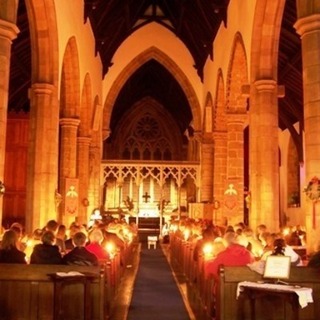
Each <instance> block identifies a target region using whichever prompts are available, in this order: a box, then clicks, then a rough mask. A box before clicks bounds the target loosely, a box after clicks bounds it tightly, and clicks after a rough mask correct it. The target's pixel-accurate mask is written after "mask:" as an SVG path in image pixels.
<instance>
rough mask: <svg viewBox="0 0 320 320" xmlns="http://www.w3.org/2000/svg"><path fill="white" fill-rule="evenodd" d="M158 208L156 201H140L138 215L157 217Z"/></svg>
mask: <svg viewBox="0 0 320 320" xmlns="http://www.w3.org/2000/svg"><path fill="white" fill-rule="evenodd" d="M159 216H160V214H159V208H158V205H157V204H156V203H149V202H148V203H141V204H140V206H139V212H138V217H159Z"/></svg>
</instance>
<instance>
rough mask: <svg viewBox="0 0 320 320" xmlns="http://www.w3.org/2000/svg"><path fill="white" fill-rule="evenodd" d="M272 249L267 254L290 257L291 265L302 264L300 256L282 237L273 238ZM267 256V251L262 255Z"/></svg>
mask: <svg viewBox="0 0 320 320" xmlns="http://www.w3.org/2000/svg"><path fill="white" fill-rule="evenodd" d="M273 246H274V249H273V251H272V252H269V255H273V256H278V255H282V256H287V257H290V258H291V265H292V266H298V267H299V266H302V265H303V262H302V259H301V257H300V256H299V255H298V254H297V253H296V252H295V251H294V250H293V249H292V248H291V247H290V246H289V245H287V244H286V241H285V240H284V239H283V238H278V239H275V240H274V244H273ZM266 256H268V253H266V254H265V255H264V256H263V258H264V257H266Z"/></svg>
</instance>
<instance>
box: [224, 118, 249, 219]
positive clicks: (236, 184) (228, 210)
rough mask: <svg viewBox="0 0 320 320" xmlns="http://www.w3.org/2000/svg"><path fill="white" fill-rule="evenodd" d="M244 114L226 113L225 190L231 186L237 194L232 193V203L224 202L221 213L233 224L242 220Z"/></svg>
mask: <svg viewBox="0 0 320 320" xmlns="http://www.w3.org/2000/svg"><path fill="white" fill-rule="evenodd" d="M246 118H247V115H246V114H242V113H239V114H238V113H228V114H227V181H226V184H225V190H227V189H228V188H233V190H235V192H236V193H237V194H232V196H234V199H233V200H232V201H233V202H234V205H233V204H232V203H231V202H230V203H229V202H228V204H226V203H225V205H224V207H223V214H224V215H226V216H227V219H228V224H229V225H230V224H231V225H234V224H236V223H238V222H242V221H243V220H244V216H243V214H244V213H243V188H244V159H243V157H244V153H243V144H244V140H243V130H244V123H245V120H246Z"/></svg>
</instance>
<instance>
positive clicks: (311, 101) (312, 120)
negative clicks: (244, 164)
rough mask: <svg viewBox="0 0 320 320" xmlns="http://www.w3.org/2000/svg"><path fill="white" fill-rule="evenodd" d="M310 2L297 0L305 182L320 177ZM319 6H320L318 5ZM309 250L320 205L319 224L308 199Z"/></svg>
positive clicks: (318, 230) (315, 21) (318, 60)
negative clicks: (302, 97) (301, 67)
mask: <svg viewBox="0 0 320 320" xmlns="http://www.w3.org/2000/svg"><path fill="white" fill-rule="evenodd" d="M311 2H312V1H310V3H309V2H308V6H307V2H306V1H305V2H302V1H298V6H297V9H298V16H299V19H298V21H297V22H296V24H295V28H296V30H297V32H298V34H299V35H300V36H301V41H302V66H303V72H302V73H303V96H304V102H303V103H304V130H305V159H306V160H305V169H306V171H305V172H306V176H305V179H306V181H305V183H306V184H308V182H309V181H310V180H311V179H312V178H313V177H315V176H316V177H318V178H320V125H319V123H320V13H319V12H317V13H314V12H309V11H310V10H312V11H313V10H315V8H316V5H315V4H314V5H313V6H312V5H311ZM318 10H320V8H319V6H318ZM305 212H306V227H307V234H308V239H307V246H308V251H309V252H313V251H316V250H318V246H319V244H320V205H316V212H315V213H316V219H315V221H316V224H315V225H313V222H312V220H313V208H312V204H311V201H306V211H305Z"/></svg>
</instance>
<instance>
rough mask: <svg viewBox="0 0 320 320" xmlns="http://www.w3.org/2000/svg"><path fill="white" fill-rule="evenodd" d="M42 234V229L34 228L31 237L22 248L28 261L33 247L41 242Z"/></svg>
mask: <svg viewBox="0 0 320 320" xmlns="http://www.w3.org/2000/svg"><path fill="white" fill-rule="evenodd" d="M42 234H43V229H39V228H38V229H35V230H34V231H33V232H32V235H31V237H30V238H29V239H28V240H27V247H26V249H25V250H24V253H25V254H26V259H27V261H28V262H29V261H30V257H31V254H32V252H33V249H34V247H35V246H36V245H37V244H40V243H42V242H41V237H42Z"/></svg>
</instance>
